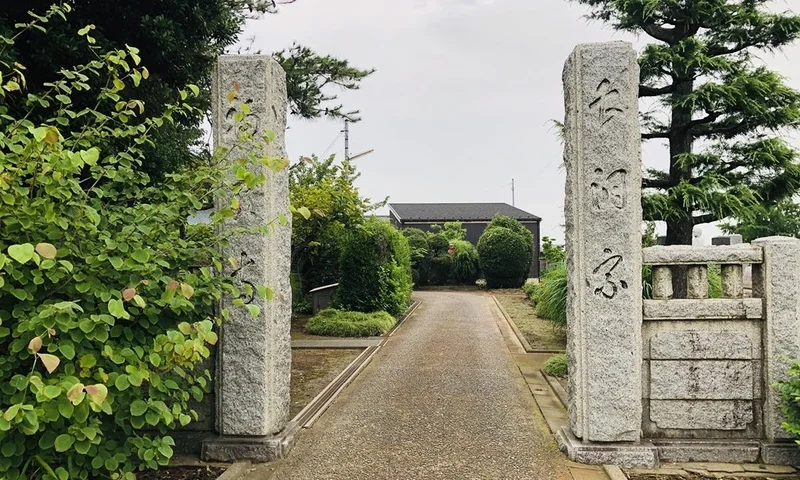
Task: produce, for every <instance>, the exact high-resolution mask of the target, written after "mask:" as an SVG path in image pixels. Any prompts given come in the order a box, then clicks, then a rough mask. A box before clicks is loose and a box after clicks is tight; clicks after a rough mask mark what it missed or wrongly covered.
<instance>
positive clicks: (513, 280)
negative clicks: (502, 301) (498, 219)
mask: <svg viewBox="0 0 800 480" xmlns="http://www.w3.org/2000/svg"><path fill="white" fill-rule="evenodd" d="M529 233H530V232H529ZM529 246H530V245H529V244H528V242H527V241H526V239H525V237H524V236H522V235H520V234H519V233H517V232H515V231H513V230H511V229H509V228H505V227H492V228H487V229H486V230H485V231H484V232H483V234H482V235H481V238H480V239H479V240H478V257H479V258H480V268H481V271H482V272H483V274H484V276H485V277H486V284H487V285H488V286H489V288H519V287H521V286H522V284H523V283H524V282H525V279H526V278H527V276H528V272H529V271H530V267H531V254H530V251H529V250H528V247H529Z"/></svg>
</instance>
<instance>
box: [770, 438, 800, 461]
mask: <svg viewBox="0 0 800 480" xmlns="http://www.w3.org/2000/svg"><path fill="white" fill-rule="evenodd" d="M761 462H762V463H766V464H767V465H792V466H794V467H797V466H800V446H798V445H797V444H796V443H795V442H785V443H784V442H781V443H766V442H764V443H762V444H761Z"/></svg>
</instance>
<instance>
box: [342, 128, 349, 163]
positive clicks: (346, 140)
mask: <svg viewBox="0 0 800 480" xmlns="http://www.w3.org/2000/svg"><path fill="white" fill-rule="evenodd" d="M349 125H350V122H349V121H348V120H347V119H345V121H344V130H342V131H343V132H344V159H345V160H350V126H349Z"/></svg>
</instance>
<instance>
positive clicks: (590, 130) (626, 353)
mask: <svg viewBox="0 0 800 480" xmlns="http://www.w3.org/2000/svg"><path fill="white" fill-rule="evenodd" d="M638 83H639V67H638V64H637V61H636V54H635V52H634V51H633V48H632V47H631V45H630V44H628V43H624V42H612V43H601V44H589V45H579V46H577V47H576V48H575V50H574V51H573V53H572V55H571V56H570V58H569V60H568V61H567V63H566V65H565V68H564V91H565V107H566V117H565V127H566V143H565V152H564V155H565V163H566V166H567V181H566V203H565V209H564V210H565V216H566V227H567V228H566V243H567V268H568V272H569V273H568V276H569V277H568V278H569V281H568V297H567V323H568V335H567V351H568V358H569V368H570V376H569V381H570V389H569V391H570V408H569V414H570V423H571V425H572V430H573V432H575V435H576V436H577V437H579V438H582V439H583V440H584V441H594V442H615V441H637V440H638V439H639V432H640V429H641V412H642V405H641V364H642V357H641V352H642V348H641V309H642V304H641V301H642V300H641V289H640V285H641V258H642V254H641V233H640V226H641V219H642V210H641V188H640V184H641V175H642V174H641V138H640V131H639V120H638V100H637V93H638ZM606 463H607V462H606Z"/></svg>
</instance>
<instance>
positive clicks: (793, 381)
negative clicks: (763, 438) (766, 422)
mask: <svg viewBox="0 0 800 480" xmlns="http://www.w3.org/2000/svg"><path fill="white" fill-rule="evenodd" d="M773 386H774V387H775V388H776V389H777V390H778V392H780V394H781V411H782V412H783V414H784V416H785V421H784V422H783V423H782V424H781V427H782V428H783V429H784V430H785V431H787V432H788V433H791V434H792V435H795V436H797V437H800V363H798V362H797V361H796V360H795V361H792V363H791V365H790V367H789V371H788V378H787V379H786V380H785V381H782V382H777V383H776V384H775V385H773ZM795 441H796V442H797V443H798V444H800V441H797V440H795Z"/></svg>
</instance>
